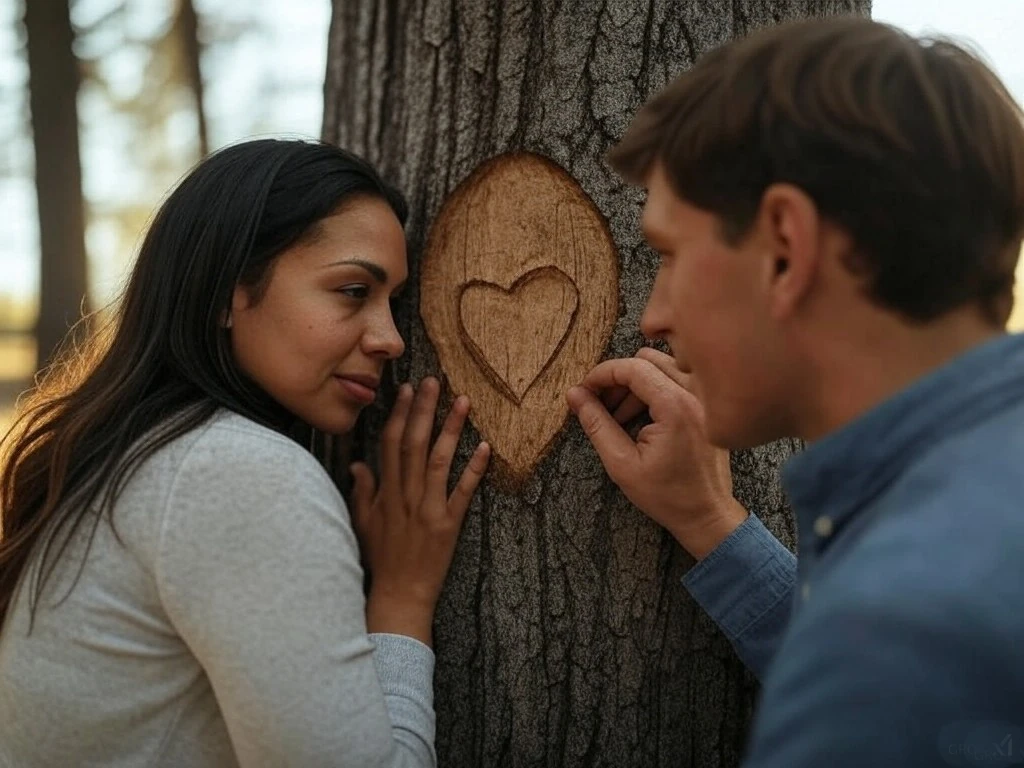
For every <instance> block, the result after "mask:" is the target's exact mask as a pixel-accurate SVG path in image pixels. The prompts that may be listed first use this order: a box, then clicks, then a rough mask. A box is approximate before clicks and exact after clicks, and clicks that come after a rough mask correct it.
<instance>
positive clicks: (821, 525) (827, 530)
mask: <svg viewBox="0 0 1024 768" xmlns="http://www.w3.org/2000/svg"><path fill="white" fill-rule="evenodd" d="M814 532H815V533H816V534H818V536H820V537H821V538H823V539H827V538H828V537H829V536H831V535H832V518H831V517H829V516H828V515H822V516H821V517H819V518H818V519H817V520H815V521H814Z"/></svg>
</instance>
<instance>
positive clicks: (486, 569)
mask: <svg viewBox="0 0 1024 768" xmlns="http://www.w3.org/2000/svg"><path fill="white" fill-rule="evenodd" d="M869 11H870V0H676V1H675V2H671V1H670V0H645V1H644V2H635V1H634V0H604V1H603V2H597V1H593V2H592V1H591V0H576V1H567V0H562V1H559V0H505V1H504V2H498V1H497V0H493V2H488V1H487V0H334V17H333V21H332V26H331V34H330V43H329V54H328V65H327V82H326V86H325V114H324V126H323V133H324V137H325V138H326V139H328V140H331V141H335V142H337V143H339V144H341V145H343V146H346V147H348V148H351V149H353V150H355V151H357V152H359V153H360V154H363V155H364V156H366V157H367V158H368V159H369V160H370V161H371V162H373V163H374V164H376V165H377V166H378V167H379V168H380V169H381V170H382V172H383V173H384V174H385V176H387V177H388V178H389V179H390V180H392V181H393V182H395V183H396V184H398V185H399V186H400V187H401V188H402V189H403V190H404V191H405V192H406V194H407V195H408V196H409V200H410V204H411V217H410V222H409V227H408V231H409V235H410V253H411V255H412V260H413V263H412V264H411V279H410V289H409V291H408V295H407V296H406V298H405V299H404V300H403V302H402V306H401V307H400V308H399V311H398V322H399V327H400V330H401V331H402V333H403V335H404V336H405V338H406V340H407V343H408V350H409V351H408V353H407V355H406V356H405V358H404V359H403V360H402V361H401V363H400V364H399V365H398V366H397V369H396V370H395V371H394V380H393V381H392V382H391V383H390V384H391V387H392V388H393V387H394V386H395V382H397V381H403V380H406V379H412V380H419V379H420V378H421V377H422V376H424V375H427V374H440V373H441V370H440V368H439V365H438V360H437V356H436V354H435V352H434V350H433V348H432V346H431V344H430V343H429V340H428V339H427V337H426V335H425V333H424V329H423V324H422V322H421V320H420V318H419V315H418V311H417V308H418V301H419V297H418V291H417V286H418V280H419V270H418V267H417V264H416V256H417V254H418V253H419V252H420V250H421V249H422V246H423V241H424V237H425V234H426V231H427V228H428V226H429V223H430V221H431V220H432V219H433V217H434V216H436V214H437V212H438V211H439V209H440V207H441V204H442V202H443V201H444V199H445V197H446V196H447V195H448V194H449V193H450V192H451V191H452V190H453V189H454V188H455V186H456V185H457V184H458V183H459V182H460V181H461V180H463V179H464V178H465V177H466V176H468V175H469V174H470V172H471V171H473V169H474V168H476V167H477V166H478V165H479V164H480V163H482V162H483V161H484V160H487V159H489V158H491V157H493V156H495V155H497V154H500V153H503V152H508V151H514V150H529V151H533V152H537V153H539V154H541V155H545V156H546V157H549V158H551V159H552V160H554V161H555V162H556V163H557V164H558V165H560V166H562V167H563V168H564V169H566V171H568V173H569V174H570V175H571V176H572V177H573V178H575V179H576V181H578V182H579V184H580V185H581V186H582V188H583V189H584V190H585V191H586V193H587V194H588V195H589V196H590V197H591V198H592V199H593V201H594V202H595V204H596V205H597V207H598V209H599V210H600V211H601V213H602V214H603V215H604V216H605V217H606V218H607V220H608V224H609V227H610V231H611V233H612V236H613V238H614V240H615V242H616V244H617V246H618V251H619V258H620V274H621V280H620V286H619V291H620V308H621V310H620V317H619V319H618V322H617V324H616V326H615V329H614V331H613V333H612V338H611V341H610V343H609V345H608V348H607V351H606V356H608V357H614V356H629V355H632V354H634V353H635V351H636V350H637V348H638V347H639V346H640V344H641V341H642V340H641V337H640V332H639V329H638V323H639V319H640V315H641V313H642V310H643V307H644V304H645V302H646V298H647V294H648V291H649V289H650V286H651V282H652V280H653V277H654V274H655V271H656V259H655V257H654V254H653V253H651V251H649V250H648V249H647V248H646V247H645V246H644V245H643V243H642V239H641V236H640V232H639V212H640V202H641V193H640V192H639V191H638V190H636V189H634V188H631V187H628V186H626V185H624V184H623V183H622V182H621V180H620V179H619V178H618V177H617V176H616V175H615V174H614V173H612V172H611V171H610V170H609V168H608V167H607V166H606V165H605V163H604V161H603V156H604V153H605V152H606V150H607V149H608V147H609V146H611V144H612V143H613V142H614V141H615V140H616V139H617V138H618V137H619V136H620V135H621V134H622V132H623V131H624V129H625V127H626V125H627V124H628V122H629V120H630V118H631V116H632V115H633V114H634V112H635V111H636V110H637V108H638V107H639V106H640V105H641V104H642V103H643V102H644V101H645V100H646V99H647V98H648V97H649V96H650V95H652V94H653V93H654V92H655V91H657V90H658V89H659V88H660V87H661V86H662V85H664V84H665V83H666V82H667V81H668V80H669V79H671V77H673V76H674V75H675V74H677V73H679V72H681V71H683V70H684V69H686V68H687V67H688V66H689V65H690V64H691V63H692V62H693V61H694V60H695V59H696V57H698V56H699V55H700V54H701V53H702V52H704V51H706V50H708V49H709V48H712V47H714V46H716V45H717V44H719V43H721V42H724V41H725V40H727V39H729V38H731V37H734V36H737V35H742V34H744V33H746V32H747V31H748V30H750V29H752V28H755V27H757V26H761V25H765V24H771V23H777V22H781V21H784V20H788V19H794V18H799V17H806V16H820V15H827V14H835V13H860V14H865V15H866V14H867V13H869ZM385 416H386V413H385V411H384V410H383V409H378V410H375V411H371V412H369V413H367V414H366V417H365V418H364V419H363V423H362V425H361V429H360V432H359V434H358V435H357V437H356V441H355V445H354V446H353V451H354V452H355V453H356V454H357V455H358V454H362V453H366V452H368V451H367V446H369V447H370V448H372V446H373V445H374V444H375V443H376V439H377V435H378V434H379V430H380V426H381V424H382V423H383V419H384V418H385ZM470 431H472V430H470ZM475 440H476V435H469V436H468V437H467V438H466V439H464V441H463V445H462V446H461V449H460V456H459V459H460V465H461V463H462V462H463V461H464V460H465V459H466V458H467V451H468V448H469V446H471V445H474V444H475ZM796 448H797V446H796V445H794V444H793V443H790V442H784V443H777V444H773V445H769V446H765V447H763V448H759V449H757V450H753V451H748V452H742V453H738V454H736V455H734V457H733V470H734V475H735V492H736V495H737V497H738V498H739V499H740V500H741V501H742V502H743V503H744V504H745V505H746V506H747V507H748V508H749V509H751V510H752V511H753V512H754V513H756V514H758V515H759V516H760V517H761V518H762V519H763V520H764V521H765V522H766V524H767V525H768V527H769V528H770V529H771V530H772V531H773V532H774V533H775V534H776V535H778V536H779V537H780V538H781V539H782V540H783V541H784V542H786V543H787V544H788V545H790V546H792V545H793V543H794V529H793V521H792V518H791V515H790V513H789V510H788V508H787V505H786V502H785V499H784V498H783V495H782V493H781V489H780V485H779V468H780V466H781V464H782V463H783V462H784V461H785V459H786V458H787V457H788V456H789V455H790V454H791V453H792V451H793V450H795V449H796ZM691 565H692V560H691V559H690V558H689V557H688V556H687V555H686V554H685V553H684V552H683V551H682V550H681V549H680V548H679V547H678V546H677V545H676V544H675V543H674V542H673V541H672V540H671V539H670V538H669V537H668V536H666V535H665V534H664V533H663V532H662V531H661V530H660V529H659V528H657V527H656V526H654V525H653V524H651V523H649V522H648V521H647V520H646V518H644V517H643V516H642V515H641V514H640V513H639V512H637V511H636V510H635V509H634V508H633V507H632V506H631V505H630V504H629V503H628V502H627V501H626V500H625V499H624V498H623V496H622V495H621V494H620V493H619V492H618V490H617V489H616V488H615V487H614V486H613V485H612V484H611V483H610V482H609V481H608V480H607V477H606V475H605V473H604V471H603V470H602V467H601V465H600V463H599V462H598V460H597V457H596V455H595V454H594V452H593V450H592V449H591V448H590V446H589V444H588V443H587V441H586V439H585V438H584V436H583V435H582V433H581V431H580V429H579V427H578V425H576V424H575V423H574V421H573V420H572V419H570V421H569V422H568V424H567V426H566V428H565V429H564V430H563V434H562V435H561V436H560V437H558V438H557V441H556V443H555V445H554V448H553V449H552V451H551V452H550V453H549V454H548V456H547V458H546V459H545V460H544V461H543V462H542V463H541V465H540V466H539V467H538V469H537V471H536V473H535V475H534V476H533V477H532V478H531V479H530V480H529V481H528V482H527V483H526V485H525V486H524V488H523V489H522V490H520V491H519V492H517V493H515V494H511V493H508V492H507V491H504V490H502V489H501V488H499V487H497V486H495V485H493V484H487V483H485V485H484V487H483V488H482V490H481V492H480V493H479V494H478V497H477V499H476V500H475V501H474V504H473V507H472V509H471V511H470V514H469V516H468V518H467V521H466V525H465V529H464V531H463V534H462V538H461V540H460V544H459V548H458V550H457V553H456V557H455V562H454V564H453V567H452V571H451V573H450V576H449V580H448V584H447V586H446V589H445V592H444V595H443V597H442V601H441V604H440V606H439V608H438V614H437V619H436V623H435V642H436V652H437V659H438V663H437V672H436V684H435V687H436V694H437V702H436V703H437V711H438V734H437V747H438V756H439V762H440V764H441V765H443V766H446V768H470V767H471V766H472V767H474V768H476V767H478V766H548V767H551V768H554V767H555V766H559V767H563V768H576V767H577V766H610V767H611V766H614V767H615V768H627V767H629V766H638V767H639V766H673V768H676V767H678V766H733V765H737V764H738V763H739V761H740V758H741V754H742V751H743V748H744V744H745V739H746V735H747V731H748V727H749V723H750V716H751V712H752V708H753V703H754V699H755V696H756V691H757V686H756V683H755V681H754V680H753V678H752V677H751V676H750V674H749V673H748V672H746V671H745V669H744V668H743V666H742V665H741V663H740V662H739V661H738V660H737V659H736V657H735V655H734V654H733V652H732V649H731V648H730V646H729V644H728V642H727V641H726V640H725V638H724V637H723V636H722V634H721V633H720V632H719V631H718V629H717V628H716V627H715V626H714V624H713V623H712V622H711V621H710V619H708V618H707V616H706V615H705V614H704V613H703V612H702V610H701V609H700V608H699V607H698V606H697V605H696V604H695V603H694V602H693V601H692V600H691V599H690V598H689V596H688V594H687V593H686V592H685V590H684V589H683V588H682V587H681V586H680V584H679V579H680V578H681V577H682V576H683V574H684V573H685V572H686V571H687V569H688V568H690V567H691Z"/></svg>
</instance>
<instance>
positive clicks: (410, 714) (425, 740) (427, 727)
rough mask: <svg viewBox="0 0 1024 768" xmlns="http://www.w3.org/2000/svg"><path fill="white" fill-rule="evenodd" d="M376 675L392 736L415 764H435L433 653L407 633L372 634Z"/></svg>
mask: <svg viewBox="0 0 1024 768" xmlns="http://www.w3.org/2000/svg"><path fill="white" fill-rule="evenodd" d="M370 640H371V641H372V642H373V644H374V646H376V651H375V652H374V654H373V658H374V663H375V664H376V667H377V677H378V678H379V679H380V687H381V690H383V692H384V703H385V706H386V707H387V710H388V716H389V717H390V718H391V726H392V729H393V733H394V736H395V739H396V740H398V741H400V742H402V743H403V745H405V747H406V748H407V749H408V750H409V752H410V753H411V754H415V755H418V759H419V760H420V762H418V763H416V764H417V765H436V761H437V758H436V756H435V754H434V730H435V727H436V721H435V716H434V652H433V651H432V650H431V649H430V647H429V646H427V645H425V644H424V643H421V642H420V641H419V640H415V639H413V638H411V637H407V636H406V635H392V634H386V633H381V632H378V633H372V634H371V635H370Z"/></svg>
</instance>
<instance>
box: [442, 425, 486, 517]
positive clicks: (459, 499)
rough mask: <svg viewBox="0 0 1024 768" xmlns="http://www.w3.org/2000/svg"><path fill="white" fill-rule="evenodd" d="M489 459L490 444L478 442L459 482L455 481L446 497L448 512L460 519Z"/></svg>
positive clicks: (467, 507)
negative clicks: (449, 494) (450, 493)
mask: <svg viewBox="0 0 1024 768" xmlns="http://www.w3.org/2000/svg"><path fill="white" fill-rule="evenodd" d="M490 459H491V446H490V445H488V444H487V443H480V445H478V446H477V447H476V450H475V451H473V455H472V456H471V457H470V459H469V464H467V465H466V468H465V469H464V470H462V475H461V476H460V477H459V482H458V483H456V485H455V489H454V490H453V491H452V495H451V496H449V497H448V514H450V515H451V516H452V517H454V518H455V520H457V521H461V520H462V518H463V517H464V516H465V514H466V510H467V509H469V502H470V500H471V499H472V498H473V494H474V493H476V489H477V487H478V486H479V485H480V481H481V480H482V479H483V476H484V473H485V472H486V471H487V464H488V462H489V461H490Z"/></svg>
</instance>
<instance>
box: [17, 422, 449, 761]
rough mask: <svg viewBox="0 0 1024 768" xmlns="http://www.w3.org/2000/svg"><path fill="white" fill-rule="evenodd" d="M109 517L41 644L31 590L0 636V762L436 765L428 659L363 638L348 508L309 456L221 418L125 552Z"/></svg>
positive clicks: (186, 450)
mask: <svg viewBox="0 0 1024 768" xmlns="http://www.w3.org/2000/svg"><path fill="white" fill-rule="evenodd" d="M105 520H106V518H104V521H103V522H101V523H100V525H99V528H98V530H97V532H96V536H95V539H94V541H93V544H92V548H91V550H90V551H89V553H88V557H87V558H85V561H84V565H82V556H83V554H84V552H85V548H84V537H82V536H78V537H76V539H75V540H74V541H73V542H72V546H71V547H70V549H69V550H68V552H67V553H66V555H65V556H64V557H63V558H61V561H60V563H59V566H58V569H57V571H56V577H55V578H54V579H52V580H51V582H50V584H51V586H50V587H48V588H47V590H46V591H45V592H44V594H43V599H42V601H41V602H40V604H39V606H38V609H37V613H36V617H35V624H34V626H33V628H32V631H31V633H29V631H28V626H29V625H28V621H29V611H28V600H29V592H30V590H28V589H26V588H24V579H23V586H22V588H21V589H20V590H19V593H18V595H17V596H16V598H15V601H14V603H13V605H12V609H11V611H10V612H9V615H8V617H7V620H6V622H5V625H4V627H3V631H2V632H0V765H4V766H7V765H11V766H47V768H49V767H51V766H72V765H74V766H105V767H107V768H118V767H120V766H125V767H127V766H132V767H133V768H135V767H136V766H196V767H197V768H204V767H205V766H232V765H241V766H267V767H269V766H302V768H315V767H316V766H352V767H353V768H370V767H371V766H382V767H383V766H432V765H434V764H435V757H434V747H433V742H434V712H433V695H432V676H433V664H434V657H433V654H432V652H431V651H430V649H429V648H427V647H426V646H425V645H423V644H422V643H419V642H418V641H416V640H413V639H411V638H408V637H401V636H398V635H367V632H366V621H365V614H364V610H365V602H364V597H363V591H362V586H363V573H362V570H361V568H360V565H359V553H358V548H357V544H356V539H355V536H354V535H353V532H352V526H351V523H350V521H349V515H348V511H347V510H346V507H345V504H344V502H343V501H342V498H341V496H340V495H339V494H338V491H337V490H336V489H335V487H334V485H333V483H332V482H331V480H330V478H329V477H328V475H327V473H326V472H325V471H324V470H323V469H322V468H321V467H320V465H319V464H318V463H317V462H316V461H315V459H314V458H313V457H312V456H311V455H310V454H309V453H308V452H306V451H305V450H303V449H302V448H301V446H299V445H297V444H295V443H293V442H292V441H290V440H288V439H286V438H284V437H282V436H280V435H278V434H277V433H275V432H272V431H271V430H268V429H265V428H263V427H261V426H259V425H257V424H254V423H253V422H251V421H249V420H247V419H244V418H242V417H240V416H238V415H235V414H231V413H227V412H222V413H220V414H218V415H217V416H215V417H214V418H213V419H212V420H211V421H209V422H208V423H206V424H204V425H203V426H201V427H199V428H198V429H196V430H193V431H191V432H189V433H188V434H186V435H184V436H182V437H181V438H179V439H177V440H175V441H174V442H172V443H171V444H169V445H168V446H166V447H164V448H162V449H160V450H159V451H158V452H157V453H156V454H154V455H153V456H152V457H151V458H149V459H147V460H146V462H145V463H144V464H143V465H142V466H141V467H140V469H139V470H138V472H136V474H135V475H134V476H133V477H132V479H131V480H130V481H129V483H128V485H127V486H126V488H125V490H124V492H123V494H122V495H121V496H120V498H119V500H118V502H117V504H116V506H115V509H114V525H115V527H116V530H117V533H118V534H120V537H121V542H118V541H117V539H116V538H115V535H114V532H113V531H112V530H111V529H110V527H109V525H108V524H107V523H106V521H105ZM79 570H80V574H79ZM76 574H79V576H78V581H77V584H76V585H75V586H74V589H73V590H71V591H70V592H68V588H69V587H70V585H71V584H72V582H73V581H74V578H75V576H76ZM65 595H66V599H64V600H63V601H62V602H61V598H62V597H65ZM375 662H376V663H375Z"/></svg>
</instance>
